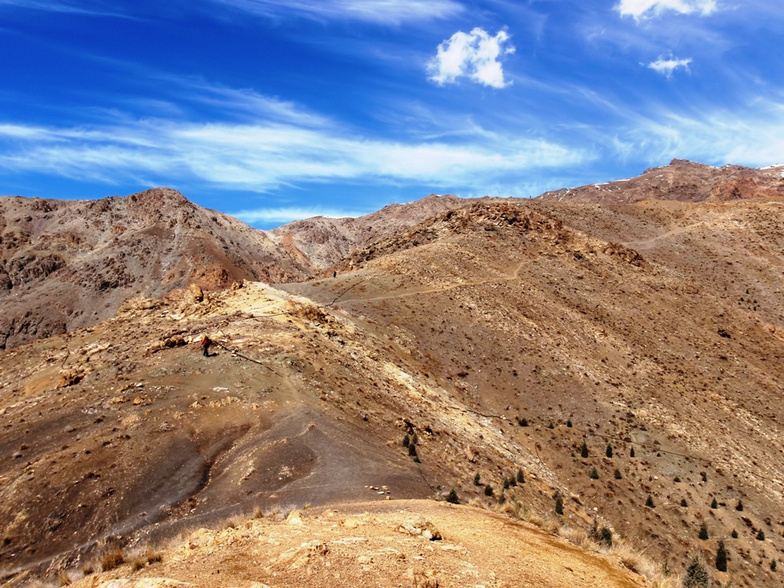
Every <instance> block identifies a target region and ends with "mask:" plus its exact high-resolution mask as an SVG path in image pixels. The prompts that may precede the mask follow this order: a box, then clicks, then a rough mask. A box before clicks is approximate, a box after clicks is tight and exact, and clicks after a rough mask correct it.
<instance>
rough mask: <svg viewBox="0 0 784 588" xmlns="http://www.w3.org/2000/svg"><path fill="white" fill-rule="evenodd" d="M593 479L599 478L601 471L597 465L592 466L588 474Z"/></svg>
mask: <svg viewBox="0 0 784 588" xmlns="http://www.w3.org/2000/svg"><path fill="white" fill-rule="evenodd" d="M588 476H590V478H591V480H598V479H599V471H598V470H597V469H596V466H594V467H592V468H591V473H589V474H588Z"/></svg>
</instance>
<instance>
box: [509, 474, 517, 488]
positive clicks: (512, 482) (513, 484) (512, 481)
mask: <svg viewBox="0 0 784 588" xmlns="http://www.w3.org/2000/svg"><path fill="white" fill-rule="evenodd" d="M509 485H510V486H512V487H514V486H517V480H515V477H514V476H509Z"/></svg>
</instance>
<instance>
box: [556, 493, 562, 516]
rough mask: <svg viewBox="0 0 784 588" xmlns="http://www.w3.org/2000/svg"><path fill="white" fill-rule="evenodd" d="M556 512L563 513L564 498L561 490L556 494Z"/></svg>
mask: <svg viewBox="0 0 784 588" xmlns="http://www.w3.org/2000/svg"><path fill="white" fill-rule="evenodd" d="M555 514H557V515H562V514H563V498H562V497H561V493H560V492H558V493H556V495H555Z"/></svg>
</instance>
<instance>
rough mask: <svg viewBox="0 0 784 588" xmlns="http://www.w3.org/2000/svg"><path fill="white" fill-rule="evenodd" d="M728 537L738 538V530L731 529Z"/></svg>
mask: <svg viewBox="0 0 784 588" xmlns="http://www.w3.org/2000/svg"><path fill="white" fill-rule="evenodd" d="M730 537H732V538H733V539H737V538H738V532H737V531H736V530H735V529H733V530H732V533H730Z"/></svg>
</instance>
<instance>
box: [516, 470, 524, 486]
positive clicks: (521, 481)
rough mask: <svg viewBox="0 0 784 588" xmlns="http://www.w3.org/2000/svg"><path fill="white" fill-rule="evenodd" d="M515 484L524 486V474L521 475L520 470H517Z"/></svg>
mask: <svg viewBox="0 0 784 588" xmlns="http://www.w3.org/2000/svg"><path fill="white" fill-rule="evenodd" d="M517 482H518V483H519V484H524V483H525V474H523V470H522V468H520V469H519V470H517Z"/></svg>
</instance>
